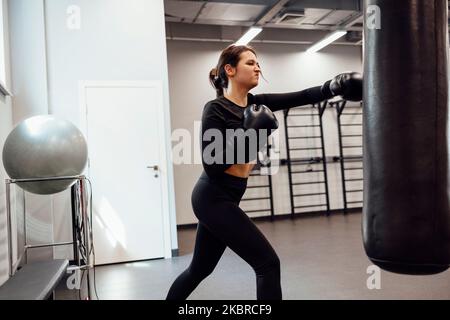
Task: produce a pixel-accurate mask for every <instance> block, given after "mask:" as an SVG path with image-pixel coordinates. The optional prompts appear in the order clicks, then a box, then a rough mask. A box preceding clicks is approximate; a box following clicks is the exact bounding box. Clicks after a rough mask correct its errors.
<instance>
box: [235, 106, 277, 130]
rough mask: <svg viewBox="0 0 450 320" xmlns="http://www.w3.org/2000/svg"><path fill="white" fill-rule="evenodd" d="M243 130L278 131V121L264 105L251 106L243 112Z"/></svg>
mask: <svg viewBox="0 0 450 320" xmlns="http://www.w3.org/2000/svg"><path fill="white" fill-rule="evenodd" d="M243 127H244V129H246V130H247V129H255V130H259V129H267V130H269V132H270V130H275V129H278V120H277V118H276V117H275V115H274V114H273V112H272V111H271V110H270V109H269V108H268V107H266V106H265V105H263V104H261V105H256V104H252V105H250V106H249V107H247V108H246V109H245V111H244V119H243Z"/></svg>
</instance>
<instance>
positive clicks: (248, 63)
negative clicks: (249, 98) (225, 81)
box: [228, 51, 261, 90]
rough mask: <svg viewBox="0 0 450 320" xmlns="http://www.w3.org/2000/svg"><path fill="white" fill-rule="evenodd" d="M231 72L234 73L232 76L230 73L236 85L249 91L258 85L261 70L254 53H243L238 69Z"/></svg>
mask: <svg viewBox="0 0 450 320" xmlns="http://www.w3.org/2000/svg"><path fill="white" fill-rule="evenodd" d="M230 71H232V72H231V74H230V73H228V75H229V77H230V80H232V81H233V82H235V83H236V84H238V85H240V86H243V87H245V88H247V89H248V90H250V89H252V88H254V87H256V86H257V85H258V82H259V74H260V73H261V69H260V68H259V63H258V60H257V59H256V56H255V54H254V53H253V52H251V51H245V52H242V53H241V55H240V60H239V62H238V64H237V66H236V68H231V69H230Z"/></svg>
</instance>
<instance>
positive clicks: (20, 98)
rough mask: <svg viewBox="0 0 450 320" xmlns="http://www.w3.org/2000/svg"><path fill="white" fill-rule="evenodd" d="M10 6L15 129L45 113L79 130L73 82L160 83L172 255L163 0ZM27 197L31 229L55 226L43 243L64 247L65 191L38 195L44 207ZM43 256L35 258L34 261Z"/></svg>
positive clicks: (19, 1) (58, 251) (60, 252)
mask: <svg viewBox="0 0 450 320" xmlns="http://www.w3.org/2000/svg"><path fill="white" fill-rule="evenodd" d="M12 3H13V5H12V7H11V8H10V14H11V17H12V19H11V20H12V22H11V26H12V34H13V35H14V39H13V41H12V49H11V51H12V54H13V56H14V57H15V61H14V62H13V64H12V66H13V80H14V81H13V83H14V84H13V89H14V93H15V94H16V96H15V101H14V111H15V113H14V120H15V123H17V122H18V121H20V120H22V119H24V118H26V117H29V116H31V115H35V114H42V113H50V114H53V115H55V116H57V117H60V118H64V119H67V120H70V121H71V122H73V123H74V124H75V125H77V126H80V116H81V114H80V112H79V110H80V100H79V82H80V81H85V80H97V81H116V80H119V81H123V80H125V81H140V80H145V81H155V80H159V81H161V82H162V84H163V91H164V92H163V94H164V102H163V103H164V108H165V110H167V112H166V113H165V124H164V125H165V131H166V132H165V134H166V136H167V138H166V141H165V145H166V147H167V158H168V167H169V168H168V171H167V172H166V173H165V174H166V175H167V177H168V183H169V187H168V197H169V205H170V215H171V217H170V219H171V220H172V223H173V228H172V230H171V236H172V249H177V243H176V236H177V235H176V228H175V223H176V222H175V217H176V214H175V205H174V203H175V201H174V193H173V188H174V186H173V172H172V166H171V165H170V164H171V157H170V132H171V130H170V114H169V112H168V110H169V93H168V92H169V91H168V77H167V62H166V61H167V58H166V57H167V54H166V43H165V24H164V7H163V1H162V0H158V1H146V0H130V1H126V2H125V1H122V0H72V1H68V0H46V1H44V0H33V1H30V0H14V1H12ZM71 6H77V7H78V8H79V9H80V20H79V21H80V28H79V29H73V28H69V26H71V24H70V23H68V22H73V21H74V20H73V19H72V18H73V17H74V16H73V11H69V10H68V8H69V7H71ZM105 119H107V115H105ZM130 129H132V128H130ZM124 187H126V188H128V189H129V188H130V187H131V186H124ZM94 192H95V191H94ZM28 197H29V198H30V199H31V200H30V201H28V199H27V209H28V211H29V212H30V211H31V212H32V216H33V217H34V218H35V221H36V223H37V224H36V225H37V226H41V228H46V226H48V225H50V224H53V226H54V229H53V235H49V236H50V237H51V238H52V239H48V240H53V241H68V240H71V218H70V217H71V212H70V192H69V191H68V190H67V191H65V192H63V193H59V194H56V195H53V196H51V197H50V198H48V197H47V198H45V197H44V198H42V197H41V196H37V197H39V199H43V200H37V198H33V196H31V195H28ZM39 201H41V202H39ZM40 222H41V223H40ZM38 231H39V230H36V234H37V233H38ZM35 240H43V239H37V238H36V239H35ZM69 252H70V249H68V250H64V248H61V247H60V248H55V257H67V254H68V253H69ZM42 255H43V254H42V253H39V256H40V257H41V258H42ZM37 258H38V257H37Z"/></svg>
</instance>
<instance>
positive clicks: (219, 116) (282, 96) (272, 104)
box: [201, 85, 333, 177]
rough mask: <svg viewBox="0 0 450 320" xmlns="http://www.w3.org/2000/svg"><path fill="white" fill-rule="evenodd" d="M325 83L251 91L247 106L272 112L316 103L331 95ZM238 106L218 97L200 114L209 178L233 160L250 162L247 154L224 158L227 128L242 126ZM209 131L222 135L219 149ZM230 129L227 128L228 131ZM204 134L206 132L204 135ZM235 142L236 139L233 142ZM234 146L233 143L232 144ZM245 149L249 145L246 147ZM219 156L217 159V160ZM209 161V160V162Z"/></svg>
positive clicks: (241, 112)
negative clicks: (277, 90) (242, 157)
mask: <svg viewBox="0 0 450 320" xmlns="http://www.w3.org/2000/svg"><path fill="white" fill-rule="evenodd" d="M322 88H328V86H326V85H325V86H323V87H321V86H318V87H312V88H309V89H305V90H302V91H296V92H289V93H275V94H258V95H253V94H251V93H249V94H248V96H247V107H248V106H250V105H252V104H256V105H261V104H263V105H265V106H267V107H268V108H269V109H270V110H272V111H278V110H283V109H289V108H293V107H297V106H303V105H310V104H315V103H317V102H321V101H324V100H327V99H330V98H331V97H332V96H333V94H332V93H331V91H329V90H327V89H322ZM245 109H246V108H243V107H241V106H238V105H237V104H235V103H233V102H232V101H230V100H228V99H226V98H225V97H223V96H221V97H219V98H217V99H214V100H212V101H209V102H208V103H207V104H206V105H205V107H204V109H203V114H202V130H201V134H202V135H201V146H202V150H201V151H202V164H203V168H204V170H205V172H206V174H207V175H208V176H209V177H220V175H222V174H224V171H225V170H227V169H228V168H229V167H230V166H231V165H233V164H235V163H248V162H250V161H249V159H248V157H247V158H246V160H245V161H244V162H237V161H236V158H234V159H233V161H231V162H230V161H229V160H230V159H226V152H227V147H228V148H230V146H229V145H228V146H227V143H226V138H225V137H226V134H227V133H226V131H227V129H233V130H236V129H242V130H243V127H242V119H243V116H244V110H245ZM211 129H213V130H212V131H209V133H211V132H212V133H217V134H218V133H219V132H220V134H221V136H222V137H223V139H222V142H221V143H220V146H221V147H220V148H213V147H212V144H213V142H217V141H215V140H216V136H215V135H214V134H213V135H211V134H208V130H211ZM228 131H230V130H228ZM205 133H206V134H205ZM234 142H236V141H234ZM233 147H234V148H235V147H236V146H235V145H233ZM246 148H248V145H247V146H246ZM208 154H209V155H211V154H212V155H213V156H214V159H216V161H211V156H207V155H208ZM217 159H220V161H217ZM211 162H212V163H211Z"/></svg>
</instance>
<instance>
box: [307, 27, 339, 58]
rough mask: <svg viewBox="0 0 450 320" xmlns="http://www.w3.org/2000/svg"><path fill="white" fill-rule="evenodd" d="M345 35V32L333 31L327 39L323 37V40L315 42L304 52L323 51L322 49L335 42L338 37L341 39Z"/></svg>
mask: <svg viewBox="0 0 450 320" xmlns="http://www.w3.org/2000/svg"><path fill="white" fill-rule="evenodd" d="M345 34H347V31H345V30H338V31H335V32H333V33H331V34H330V35H328V36H327V37H325V38H324V39H322V40H320V41H319V42H317V43H316V44H314V45H313V46H311V47H309V48H308V50H306V52H307V53H313V52H317V51H319V50H321V49H323V48H324V47H326V46H327V45H329V44H330V43H332V42H334V41H336V40H337V39H339V38H340V37H342V36H343V35H345Z"/></svg>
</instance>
